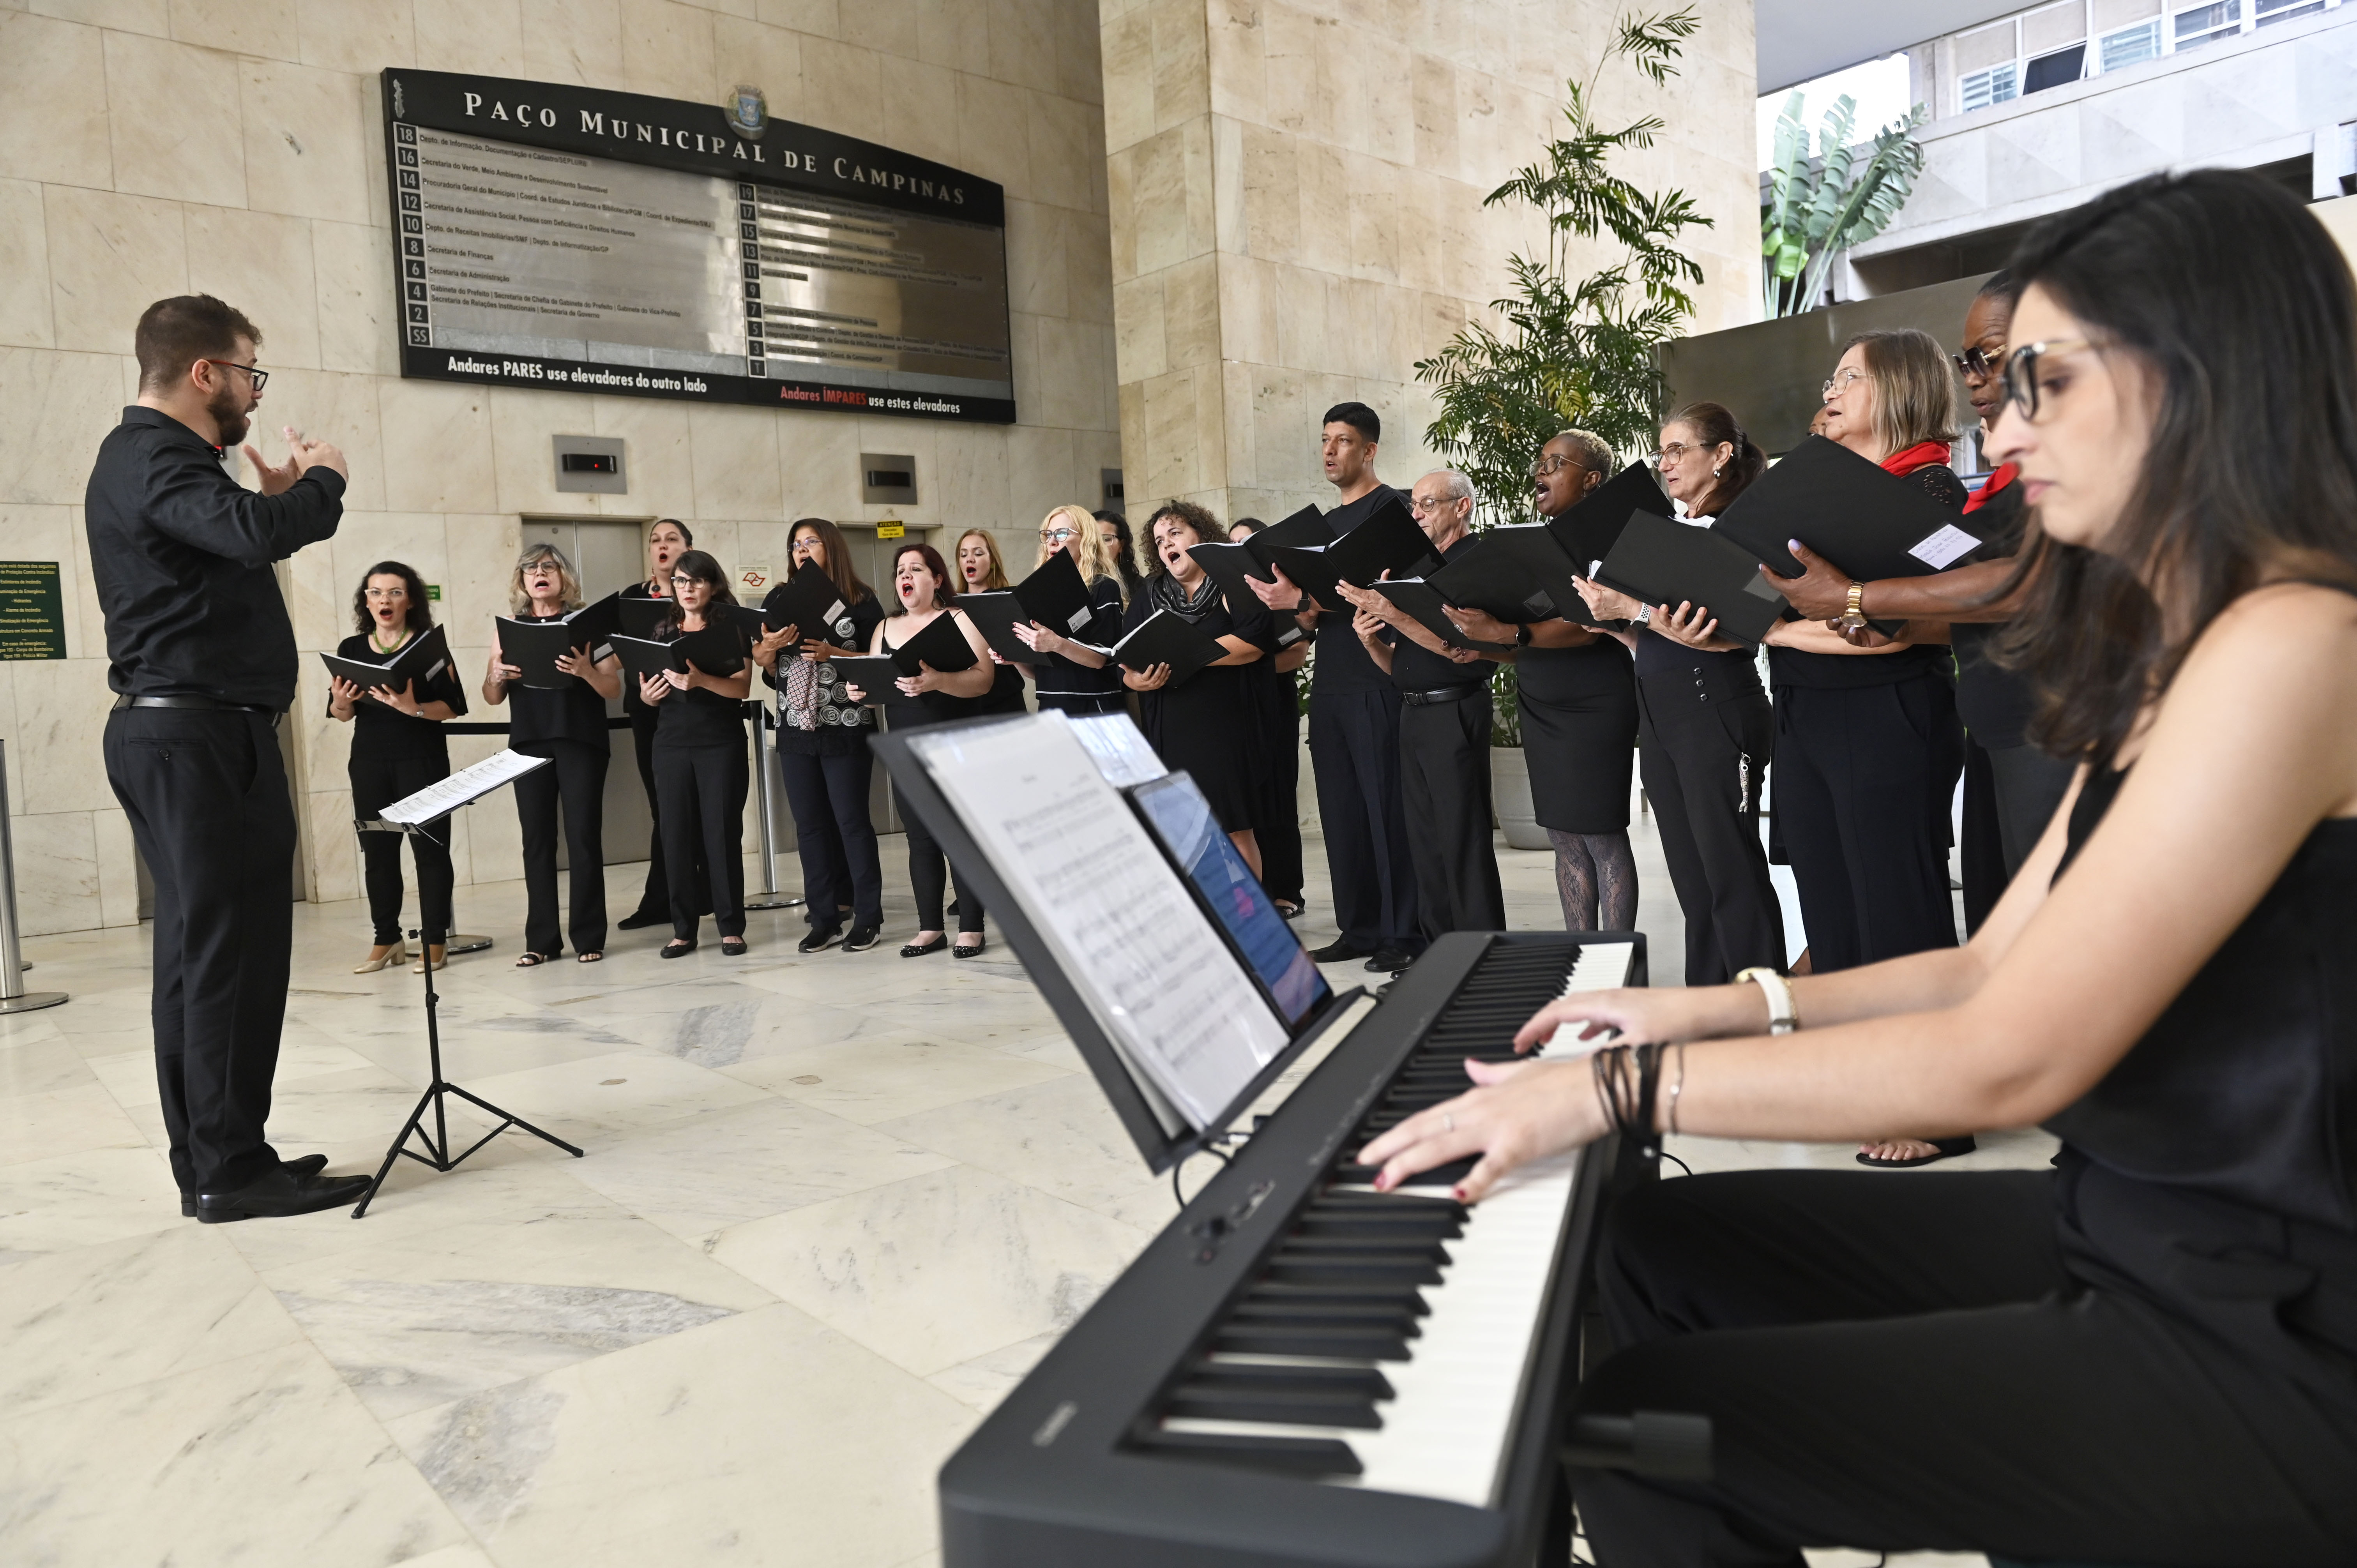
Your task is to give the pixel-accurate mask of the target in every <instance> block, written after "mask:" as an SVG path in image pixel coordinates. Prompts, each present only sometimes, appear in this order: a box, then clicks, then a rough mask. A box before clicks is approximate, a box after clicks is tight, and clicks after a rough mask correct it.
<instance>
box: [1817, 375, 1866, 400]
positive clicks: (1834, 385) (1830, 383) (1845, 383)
mask: <svg viewBox="0 0 2357 1568" xmlns="http://www.w3.org/2000/svg"><path fill="white" fill-rule="evenodd" d="M1865 380H1867V374H1866V372H1865V371H1835V373H1834V374H1833V375H1830V376H1828V377H1826V378H1825V384H1824V386H1821V387H1819V388H1818V389H1817V390H1818V391H1819V392H1822V393H1824V396H1825V399H1826V401H1828V402H1831V401H1832V400H1833V399H1835V398H1837V397H1839V396H1841V394H1842V393H1844V392H1847V391H1849V389H1850V386H1851V384H1852V383H1854V382H1857V381H1865Z"/></svg>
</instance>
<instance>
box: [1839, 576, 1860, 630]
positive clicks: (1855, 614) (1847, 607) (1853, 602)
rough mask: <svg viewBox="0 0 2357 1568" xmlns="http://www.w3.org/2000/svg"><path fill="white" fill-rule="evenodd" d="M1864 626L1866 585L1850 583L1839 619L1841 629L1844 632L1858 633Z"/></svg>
mask: <svg viewBox="0 0 2357 1568" xmlns="http://www.w3.org/2000/svg"><path fill="white" fill-rule="evenodd" d="M1865 626H1866V585H1865V584H1864V583H1852V584H1851V585H1849V596H1848V597H1847V598H1846V600H1845V601H1844V606H1843V609H1842V617H1841V628H1842V629H1843V630H1844V631H1859V630H1862V629H1864V628H1865Z"/></svg>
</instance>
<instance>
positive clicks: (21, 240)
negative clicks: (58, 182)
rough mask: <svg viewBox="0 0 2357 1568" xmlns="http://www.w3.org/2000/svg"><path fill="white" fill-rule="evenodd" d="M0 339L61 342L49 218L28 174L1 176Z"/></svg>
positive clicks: (33, 345)
mask: <svg viewBox="0 0 2357 1568" xmlns="http://www.w3.org/2000/svg"><path fill="white" fill-rule="evenodd" d="M0 91H5V88H0ZM0 343H5V344H10V345H13V346H16V347H19V348H27V349H48V348H54V347H55V346H56V344H57V331H56V328H55V326H54V325H53V323H52V320H51V317H50V312H49V231H48V220H47V219H46V218H44V217H43V215H42V212H41V188H40V187H39V186H38V185H36V184H34V183H33V182H32V181H30V180H23V179H0Z"/></svg>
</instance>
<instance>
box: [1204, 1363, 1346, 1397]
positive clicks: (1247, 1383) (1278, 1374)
mask: <svg viewBox="0 0 2357 1568" xmlns="http://www.w3.org/2000/svg"><path fill="white" fill-rule="evenodd" d="M1187 1380H1188V1381H1189V1383H1201V1384H1206V1385H1209V1384H1214V1383H1216V1384H1219V1385H1222V1386H1223V1387H1236V1388H1268V1389H1323V1390H1325V1391H1328V1392H1329V1393H1351V1394H1360V1395H1362V1396H1364V1397H1365V1398H1367V1399H1371V1400H1387V1399H1389V1398H1391V1397H1392V1381H1391V1380H1390V1379H1389V1378H1386V1377H1384V1376H1383V1374H1382V1373H1381V1372H1379V1371H1377V1370H1375V1369H1373V1368H1372V1367H1267V1366H1261V1365H1259V1364H1257V1363H1254V1362H1249V1361H1205V1362H1201V1363H1200V1364H1199V1365H1197V1367H1196V1368H1195V1369H1194V1370H1193V1371H1192V1372H1190V1373H1189V1374H1188V1375H1187Z"/></svg>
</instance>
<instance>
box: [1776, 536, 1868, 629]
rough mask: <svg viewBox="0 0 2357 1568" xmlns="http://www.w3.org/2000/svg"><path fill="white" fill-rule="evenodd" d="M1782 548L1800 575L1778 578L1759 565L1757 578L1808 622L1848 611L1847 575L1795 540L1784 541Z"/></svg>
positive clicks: (1827, 618) (1839, 615) (1837, 616)
mask: <svg viewBox="0 0 2357 1568" xmlns="http://www.w3.org/2000/svg"><path fill="white" fill-rule="evenodd" d="M1784 548H1785V549H1787V550H1789V551H1791V552H1792V559H1793V560H1795V561H1798V562H1799V563H1800V564H1801V568H1802V570H1801V575H1799V576H1797V577H1780V576H1778V575H1776V574H1775V573H1773V572H1771V571H1770V570H1769V569H1768V568H1767V567H1765V566H1762V567H1760V575H1761V576H1763V577H1765V578H1767V579H1768V585H1769V586H1770V587H1772V588H1774V589H1775V590H1776V591H1777V592H1778V593H1780V594H1781V595H1783V596H1784V597H1785V598H1786V599H1787V600H1788V601H1790V602H1791V604H1792V607H1793V608H1794V609H1796V610H1798V611H1800V612H1801V614H1802V615H1803V616H1804V617H1805V618H1808V619H1810V620H1835V619H1838V618H1840V617H1841V614H1842V612H1843V611H1845V610H1846V609H1847V608H1849V585H1850V575H1849V574H1848V573H1846V572H1845V571H1843V570H1842V569H1841V568H1840V567H1838V566H1836V565H1835V564H1833V563H1832V562H1830V561H1828V560H1826V559H1825V558H1824V556H1822V555H1820V554H1818V553H1816V552H1815V551H1813V550H1812V549H1810V548H1809V547H1808V546H1807V545H1805V544H1803V543H1802V542H1800V541H1799V540H1797V539H1788V540H1786V541H1784Z"/></svg>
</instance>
